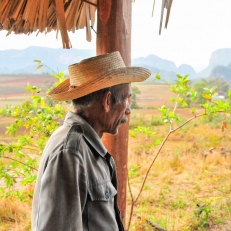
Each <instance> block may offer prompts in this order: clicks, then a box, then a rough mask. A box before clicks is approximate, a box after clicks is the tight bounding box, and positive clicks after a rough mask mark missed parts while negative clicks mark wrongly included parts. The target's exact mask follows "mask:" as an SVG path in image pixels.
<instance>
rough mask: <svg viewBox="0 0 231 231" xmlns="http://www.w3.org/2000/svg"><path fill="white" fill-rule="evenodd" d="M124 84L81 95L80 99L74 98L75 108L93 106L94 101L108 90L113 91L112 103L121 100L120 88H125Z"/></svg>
mask: <svg viewBox="0 0 231 231" xmlns="http://www.w3.org/2000/svg"><path fill="white" fill-rule="evenodd" d="M123 86H124V84H119V85H115V86H112V87H108V88H104V89H101V90H98V91H95V92H92V93H90V94H88V95H85V96H83V97H80V98H78V99H73V100H72V104H73V106H74V108H76V109H80V110H84V109H87V108H89V107H91V106H92V105H93V104H94V103H96V102H97V101H99V100H100V98H101V97H102V96H103V95H104V94H105V93H106V92H108V91H110V92H111V96H112V104H116V103H118V102H120V100H121V95H120V90H121V89H122V88H123Z"/></svg>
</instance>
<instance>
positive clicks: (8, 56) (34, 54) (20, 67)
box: [0, 47, 231, 82]
mask: <svg viewBox="0 0 231 231" xmlns="http://www.w3.org/2000/svg"><path fill="white" fill-rule="evenodd" d="M186 52H187V51H186ZM94 55H95V51H94V50H80V49H74V48H73V49H63V48H58V49H53V48H47V47H28V48H26V49H24V50H16V49H12V50H0V74H42V73H51V70H50V69H52V70H54V71H56V72H58V71H65V72H66V73H68V65H70V64H73V63H77V62H79V61H80V60H82V59H85V58H89V57H91V56H94ZM35 59H38V60H41V61H43V63H44V64H45V65H47V66H48V67H49V68H50V69H48V68H47V67H43V68H41V69H39V70H36V67H37V64H36V63H34V62H33V60H35ZM132 65H133V66H141V67H146V68H148V69H150V70H151V71H152V73H153V75H155V74H156V73H157V72H160V73H161V77H162V78H163V79H164V80H168V81H170V82H173V81H174V80H175V79H176V74H181V75H186V74H189V77H190V79H191V80H193V81H198V80H200V79H201V78H208V77H211V76H213V77H216V76H223V77H224V78H226V79H228V81H230V79H231V72H230V70H231V69H230V68H231V48H224V49H219V50H216V51H214V52H213V53H212V54H211V57H210V60H209V65H208V67H206V68H205V69H204V70H203V71H201V72H199V73H196V72H195V70H194V69H193V67H192V66H190V65H188V64H182V65H180V66H179V67H177V66H176V64H175V63H174V62H173V61H170V60H167V59H162V58H160V57H158V56H156V55H153V54H150V55H148V56H147V57H139V58H135V59H132ZM152 78H153V76H152V77H150V78H149V80H148V81H150V80H151V79H152ZM230 82H231V81H230Z"/></svg>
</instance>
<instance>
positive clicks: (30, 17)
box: [0, 0, 97, 48]
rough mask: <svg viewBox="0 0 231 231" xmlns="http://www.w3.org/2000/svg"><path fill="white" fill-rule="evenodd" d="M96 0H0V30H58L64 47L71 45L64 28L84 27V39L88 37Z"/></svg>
mask: <svg viewBox="0 0 231 231" xmlns="http://www.w3.org/2000/svg"><path fill="white" fill-rule="evenodd" d="M96 1H97V0H90V1H84V0H0V30H7V31H8V33H7V35H9V34H11V33H12V32H14V33H15V34H21V33H24V34H28V35H29V34H31V33H33V32H37V33H39V32H44V33H48V32H50V31H52V30H56V31H57V32H58V31H60V32H61V37H62V42H63V47H64V48H70V47H71V43H70V40H69V37H68V33H67V31H72V32H75V30H78V29H82V28H84V27H86V39H87V41H91V29H90V27H91V26H94V23H95V11H96V6H97V5H96Z"/></svg>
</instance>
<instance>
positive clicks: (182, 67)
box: [176, 64, 196, 78]
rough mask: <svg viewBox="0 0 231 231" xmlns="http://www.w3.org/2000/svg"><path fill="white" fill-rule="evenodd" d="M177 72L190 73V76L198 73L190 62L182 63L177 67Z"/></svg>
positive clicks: (181, 73)
mask: <svg viewBox="0 0 231 231" xmlns="http://www.w3.org/2000/svg"><path fill="white" fill-rule="evenodd" d="M176 72H177V74H180V75H187V74H188V75H189V76H190V78H194V77H195V75H196V72H195V70H194V69H193V67H192V66H190V65H188V64H181V65H180V66H179V67H178V68H177V71H176Z"/></svg>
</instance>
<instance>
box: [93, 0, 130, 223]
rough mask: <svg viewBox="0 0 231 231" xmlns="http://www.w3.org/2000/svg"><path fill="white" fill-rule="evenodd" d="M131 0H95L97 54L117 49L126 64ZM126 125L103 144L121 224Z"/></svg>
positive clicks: (124, 187)
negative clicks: (110, 160)
mask: <svg viewBox="0 0 231 231" xmlns="http://www.w3.org/2000/svg"><path fill="white" fill-rule="evenodd" d="M131 4H132V1H131V0H98V8H97V40H96V53H97V55H100V54H106V53H110V52H113V51H119V52H120V54H121V56H122V58H123V60H124V62H125V65H126V66H130V65H131V7H132V5H131ZM128 128H129V124H128V123H126V124H124V125H122V126H121V127H120V129H119V133H118V135H116V136H112V135H109V134H105V135H104V136H103V138H102V140H103V143H104V145H105V146H106V148H107V149H108V151H109V152H110V153H111V154H112V155H113V157H114V159H115V162H116V165H117V174H118V189H119V190H118V198H119V207H120V211H121V218H122V221H123V223H124V225H125V214H126V184H127V160H128Z"/></svg>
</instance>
